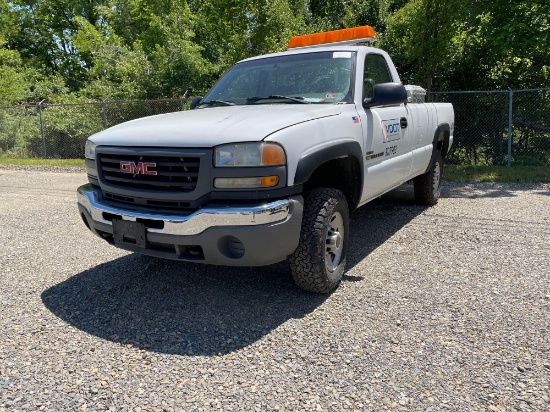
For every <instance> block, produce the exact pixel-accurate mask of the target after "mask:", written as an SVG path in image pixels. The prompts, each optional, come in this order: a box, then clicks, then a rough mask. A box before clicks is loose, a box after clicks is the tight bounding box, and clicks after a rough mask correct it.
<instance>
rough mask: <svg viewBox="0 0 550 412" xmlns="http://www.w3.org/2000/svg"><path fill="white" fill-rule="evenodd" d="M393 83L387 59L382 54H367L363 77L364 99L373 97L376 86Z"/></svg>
mask: <svg viewBox="0 0 550 412" xmlns="http://www.w3.org/2000/svg"><path fill="white" fill-rule="evenodd" d="M391 81H393V79H392V77H391V74H390V71H389V69H388V65H387V63H386V59H385V58H384V56H382V55H381V54H367V56H366V57H365V72H364V75H363V99H365V98H371V97H372V89H373V87H374V85H375V84H379V83H388V82H391Z"/></svg>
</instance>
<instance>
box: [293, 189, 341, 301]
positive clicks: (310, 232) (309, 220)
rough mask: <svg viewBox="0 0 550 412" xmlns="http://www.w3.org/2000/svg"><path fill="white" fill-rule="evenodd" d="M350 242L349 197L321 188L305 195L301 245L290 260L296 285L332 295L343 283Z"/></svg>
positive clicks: (339, 192) (334, 190) (337, 191)
mask: <svg viewBox="0 0 550 412" xmlns="http://www.w3.org/2000/svg"><path fill="white" fill-rule="evenodd" d="M348 239H349V209H348V203H347V201H346V197H345V196H344V194H343V193H342V192H341V191H339V190H336V189H330V188H318V189H313V190H312V191H310V192H308V193H306V194H305V195H304V216H303V220H302V230H301V232H300V242H299V244H298V247H297V249H296V250H295V251H294V253H293V254H292V255H290V256H289V261H290V270H291V272H292V277H293V278H294V282H295V283H296V285H298V286H299V287H300V288H302V289H305V290H307V291H310V292H315V293H330V292H331V291H333V290H334V289H336V287H338V285H339V284H340V281H341V280H342V275H343V274H344V268H345V265H346V252H347V248H348Z"/></svg>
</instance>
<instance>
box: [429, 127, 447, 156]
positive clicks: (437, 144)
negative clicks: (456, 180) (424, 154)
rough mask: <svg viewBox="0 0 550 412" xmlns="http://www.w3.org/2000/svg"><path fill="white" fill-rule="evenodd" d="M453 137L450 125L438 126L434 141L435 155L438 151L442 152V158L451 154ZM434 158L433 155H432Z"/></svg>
mask: <svg viewBox="0 0 550 412" xmlns="http://www.w3.org/2000/svg"><path fill="white" fill-rule="evenodd" d="M450 136H451V126H450V125H449V124H448V123H442V124H440V125H439V126H437V129H435V133H434V140H433V153H434V154H435V152H436V151H439V152H441V156H442V157H443V158H445V156H446V155H447V153H448V152H449V143H450ZM432 157H433V155H432Z"/></svg>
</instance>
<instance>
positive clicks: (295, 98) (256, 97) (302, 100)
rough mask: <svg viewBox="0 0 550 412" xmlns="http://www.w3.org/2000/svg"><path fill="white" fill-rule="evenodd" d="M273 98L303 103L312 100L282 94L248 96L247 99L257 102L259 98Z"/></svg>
mask: <svg viewBox="0 0 550 412" xmlns="http://www.w3.org/2000/svg"><path fill="white" fill-rule="evenodd" d="M273 99H284V100H290V101H291V102H295V103H302V104H310V102H307V101H305V100H304V98H303V97H290V96H283V95H280V94H272V95H271V96H267V97H258V96H255V97H247V98H246V100H250V101H253V102H257V101H258V100H273Z"/></svg>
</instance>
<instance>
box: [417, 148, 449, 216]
mask: <svg viewBox="0 0 550 412" xmlns="http://www.w3.org/2000/svg"><path fill="white" fill-rule="evenodd" d="M442 176H443V157H442V156H441V152H436V153H435V155H434V158H433V159H432V163H431V164H430V169H429V170H428V171H427V172H426V173H424V174H423V175H420V176H417V177H415V178H414V179H413V182H414V197H415V199H416V201H417V202H418V203H420V204H423V205H429V206H433V205H435V204H436V203H437V201H438V200H439V197H440V196H441V183H442V181H441V178H442Z"/></svg>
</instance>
